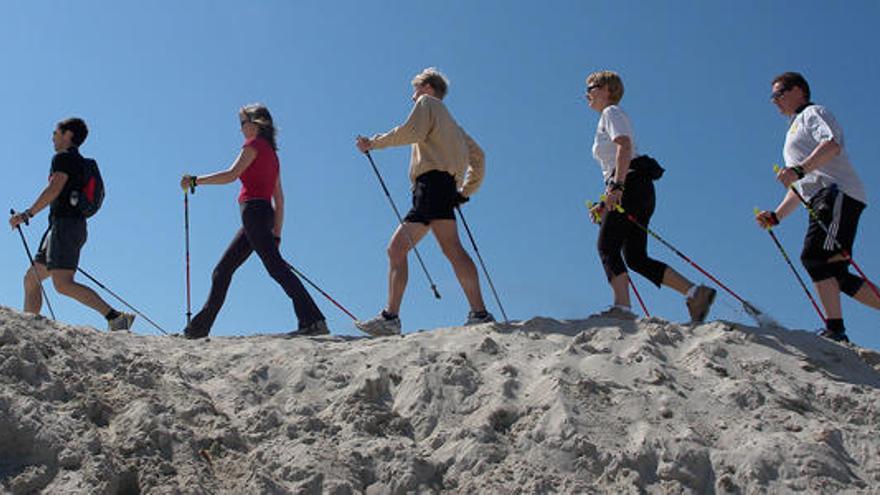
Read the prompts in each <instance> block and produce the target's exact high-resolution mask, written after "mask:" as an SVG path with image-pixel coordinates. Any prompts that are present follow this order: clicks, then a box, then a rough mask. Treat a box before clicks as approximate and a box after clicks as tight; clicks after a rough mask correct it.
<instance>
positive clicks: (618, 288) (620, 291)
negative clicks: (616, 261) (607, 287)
mask: <svg viewBox="0 0 880 495" xmlns="http://www.w3.org/2000/svg"><path fill="white" fill-rule="evenodd" d="M609 283H610V284H611V292H613V293H614V304H615V305H616V306H626V307H627V308H628V307H630V301H629V274H627V273H626V272H623V273H621V274H620V275H615V276H614V278H612V279H611V282H609Z"/></svg>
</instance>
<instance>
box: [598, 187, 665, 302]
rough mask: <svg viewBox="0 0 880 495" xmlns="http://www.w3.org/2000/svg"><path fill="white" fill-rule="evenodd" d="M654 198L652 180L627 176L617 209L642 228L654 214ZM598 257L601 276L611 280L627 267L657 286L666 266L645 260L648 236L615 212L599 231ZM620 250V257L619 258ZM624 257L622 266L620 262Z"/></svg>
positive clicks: (612, 212)
mask: <svg viewBox="0 0 880 495" xmlns="http://www.w3.org/2000/svg"><path fill="white" fill-rule="evenodd" d="M655 204H656V196H655V193H654V183H653V181H652V180H651V179H650V178H649V177H648V176H647V175H644V174H641V173H631V174H628V175H627V179H626V190H625V191H624V192H623V198H622V199H621V206H623V209H624V210H626V212H627V213H628V214H630V215H632V216H634V217H635V218H636V220H638V222H639V223H640V224H642V225H644V226H645V227H647V226H648V222H649V221H650V220H651V215H653V214H654V206H655ZM597 245H598V248H599V258H600V259H601V260H602V267H603V268H605V275H606V276H607V277H608V280H609V281H610V280H611V279H612V278H614V277H616V276H617V275H620V274H622V273H624V272H626V267H627V265H628V266H629V267H630V268H632V269H633V271H635V272H636V273H640V274H641V275H643V276H644V277H645V278H647V279H648V280H650V281H651V282H654V285H656V286H657V287H660V284H661V282H663V274H664V272H665V271H666V264H665V263H662V262H660V261H657V260H655V259H652V258H649V257H648V234H647V232H645V231H644V230H642V229H640V228H639V226H638V225H635V224H634V223H632V222H631V221H629V220H628V219H627V218H626V216H624V215H623V214H622V213H619V212H617V211H609V212H608V213H607V214H606V215H605V220H604V221H603V222H602V226H601V227H600V228H599V241H598V243H597ZM621 251H622V252H623V256H621ZM624 258H625V259H626V263H624Z"/></svg>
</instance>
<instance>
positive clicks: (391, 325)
mask: <svg viewBox="0 0 880 495" xmlns="http://www.w3.org/2000/svg"><path fill="white" fill-rule="evenodd" d="M383 313H384V311H383V312H382V313H379V316H376V317H375V318H373V319H371V320H367V321H356V322H354V326H356V327H357V328H358V330H360V331H361V332H364V333H366V334H369V335H372V336H373V337H385V336H388V335H400V317H399V316H395V317H394V318H391V319H387V318H385V315H384V314H383Z"/></svg>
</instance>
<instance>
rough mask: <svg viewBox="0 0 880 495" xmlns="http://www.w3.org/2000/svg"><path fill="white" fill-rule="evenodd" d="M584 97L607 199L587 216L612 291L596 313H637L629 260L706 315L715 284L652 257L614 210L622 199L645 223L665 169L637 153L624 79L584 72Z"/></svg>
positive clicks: (643, 237)
mask: <svg viewBox="0 0 880 495" xmlns="http://www.w3.org/2000/svg"><path fill="white" fill-rule="evenodd" d="M586 98H587V104H588V105H589V107H590V108H592V109H593V110H595V111H596V112H598V113H599V114H600V117H599V123H598V125H597V127H596V135H595V138H594V140H593V157H594V158H595V159H596V161H598V162H599V166H600V167H601V168H602V176H603V179H604V181H605V201H604V202H601V203H599V204H597V205H596V206H594V207H593V212H592V213H593V214H592V215H591V218H593V221H594V222H599V223H600V224H601V227H600V229H599V239H598V249H599V258H600V259H601V260H602V267H603V268H604V269H605V275H606V276H607V277H608V282H609V284H610V285H611V290H612V293H613V295H614V304H613V305H612V306H611V307H609V308H608V309H607V310H605V311H603V312H601V313H599V314H598V315H597V316H600V317H606V318H616V319H623V320H634V319H635V318H636V315H635V314H634V313H633V312H632V310H631V309H630V307H631V306H630V298H629V275H628V274H627V266H628V267H629V268H632V269H633V270H634V271H635V272H637V273H639V274H641V275H643V276H644V277H645V278H647V279H648V280H650V281H651V282H653V283H654V284H655V285H656V286H657V287H660V286H662V285H665V286H667V287H671V288H672V289H674V290H676V291H677V292H679V293H681V294H682V295H684V296H685V298H686V300H685V303H686V305H687V309H688V313H689V315H690V318H691V321H692V322H695V323H699V322H703V321H705V319H706V316H707V315H708V314H709V308H710V307H711V306H712V303H713V302H714V300H715V295H716V291H715V289H712V288H710V287H706V286H705V285H696V284H694V283H693V282H691V281H690V280H688V279H686V278H684V276H682V275H681V274H680V273H678V272H677V271H675V270H674V269H673V268H672V267H670V266H668V265H666V264H665V263H663V262H660V261H657V260H655V259H653V258H650V257H649V256H648V234H647V233H646V232H645V231H644V230H642V229H641V228H640V227H639V226H638V225H635V224H634V223H633V222H631V221H630V220H628V219H627V218H626V216H625V215H624V214H622V213H620V212H618V211H616V210H615V206H616V205H621V206H622V207H623V208H624V210H625V211H626V213H628V214H630V215H632V216H633V217H634V218H635V219H636V220H637V221H638V222H639V223H640V224H641V225H643V226H645V227H647V226H648V222H649V221H650V220H651V215H653V214H654V207H655V205H656V196H655V191H654V184H653V181H654V180H657V179H659V178H660V176H661V175H662V174H663V168H662V167H660V165H659V164H658V163H657V161H656V160H654V159H653V158H651V157H649V156H647V155H640V154H639V153H638V148H637V147H636V140H635V133H634V132H633V127H632V123H631V122H630V120H629V116H628V115H627V114H626V112H624V111H623V109H622V108H620V106H618V103H620V100H621V98H623V81H622V80H621V79H620V76H619V75H618V74H617V73H616V72H612V71H607V70H605V71H600V72H594V73H592V74H590V75H589V76H588V77H587V91H586ZM621 252H622V256H621ZM624 259H625V261H624Z"/></svg>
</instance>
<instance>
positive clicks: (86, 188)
mask: <svg viewBox="0 0 880 495" xmlns="http://www.w3.org/2000/svg"><path fill="white" fill-rule="evenodd" d="M88 134H89V130H88V127H86V123H85V122H84V121H83V120H82V119H79V118H75V117H74V118H69V119H65V120H62V121H61V122H59V123H58V125H57V126H56V127H55V132H54V133H53V134H52V143H53V144H54V146H55V156H54V157H53V158H52V167H51V169H50V171H49V184H48V185H47V186H46V188H45V189H43V191H42V192H41V193H40V195H39V196H38V197H37V199H36V200H35V201H34V203H33V204H32V205H31V207H30V208H27V209H25V210H24V211H23V212H21V213H15V214H13V215H12V216H11V217H10V218H9V225H10V226H11V227H12V228H13V229H14V228H16V227H18V226H19V225H20V224H22V223H25V224H26V223H28V221H29V220H30V219H31V218H33V217H34V215H36V214H37V213H39V212H40V211H41V210H42V209H43V208H45V207H47V206H49V228H48V229H47V230H46V233H45V234H43V238H42V240H41V241H40V248H39V250H38V251H37V254H36V256H34V264H33V265H32V266H31V267H30V269H28V271H27V273H26V274H25V277H24V310H25V311H27V312H29V313H35V314H39V312H40V308H41V307H42V305H43V297H42V293H41V291H40V285H41V284H42V282H43V280H45V279H46V278H48V277H49V276H51V277H52V283H53V284H54V286H55V290H57V291H58V292H59V293H61V294H64V295H65V296H68V297H71V298H73V299H76V300H77V301H79V302H81V303H82V304H84V305H86V306H88V307H90V308H92V309H94V310H95V311H97V312H99V313H101V315H103V316H104V318H106V319H107V328H108V330H111V331H112V330H128V329H130V328H131V325H132V323H133V322H134V317H135V316H134V315H133V314H130V313H123V312H119V311H116V310H115V309H113V308H112V307H110V305H108V304H107V303H106V302H105V301H104V300H103V299H101V297H100V296H99V295H98V294H96V293H95V291H93V290H92V289H90V288H88V287H86V286H85V285H82V284H79V283H77V282H75V281H74V280H73V277H74V275H75V274H76V270H77V266H78V265H79V254H80V251H81V250H82V247H83V245H84V244H85V243H86V238H87V236H88V234H87V228H86V216H87V215H88V216H91V214H93V213H94V212H95V211H96V208H97V206H95V201H96V198H95V197H94V194H95V188H96V187H97V188H98V189H99V191H98V194H99V196H100V197H99V198H97V205H98V206H100V199H101V197H103V184H102V183H101V180H100V175H99V174H98V175H97V177H95V174H97V169H96V167H94V162H93V161H92V162H91V163H87V162H88V159H86V158H83V156H82V155H80V153H79V146H80V145H81V144H82V143H83V141H85V140H86V137H87V136H88ZM87 170H88V172H87ZM96 182H97V184H96Z"/></svg>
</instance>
